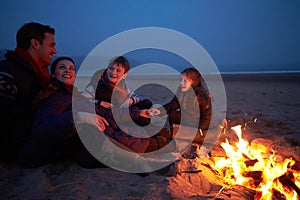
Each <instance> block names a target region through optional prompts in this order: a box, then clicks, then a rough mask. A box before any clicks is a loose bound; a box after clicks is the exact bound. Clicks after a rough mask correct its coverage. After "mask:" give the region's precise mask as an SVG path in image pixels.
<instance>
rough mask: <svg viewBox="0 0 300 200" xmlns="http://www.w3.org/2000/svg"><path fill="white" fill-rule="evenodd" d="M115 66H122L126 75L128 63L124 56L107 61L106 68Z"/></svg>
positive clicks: (128, 68) (128, 67)
mask: <svg viewBox="0 0 300 200" xmlns="http://www.w3.org/2000/svg"><path fill="white" fill-rule="evenodd" d="M115 64H117V65H118V66H119V65H121V66H123V67H124V69H125V73H127V72H128V71H129V70H130V64H129V61H128V60H127V59H126V58H125V57H124V56H118V57H114V58H112V59H111V60H110V61H109V63H108V66H111V65H115Z"/></svg>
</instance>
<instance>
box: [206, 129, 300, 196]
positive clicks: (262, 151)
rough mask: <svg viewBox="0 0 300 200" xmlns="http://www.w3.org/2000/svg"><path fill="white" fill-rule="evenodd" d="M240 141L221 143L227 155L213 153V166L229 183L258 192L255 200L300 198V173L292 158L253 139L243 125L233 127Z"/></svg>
mask: <svg viewBox="0 0 300 200" xmlns="http://www.w3.org/2000/svg"><path fill="white" fill-rule="evenodd" d="M231 129H232V130H233V132H234V133H235V134H236V136H237V138H238V141H237V142H235V143H232V142H230V141H229V140H228V139H226V141H225V142H223V143H221V144H220V145H221V147H222V148H223V149H224V151H225V153H226V156H225V157H217V156H213V157H212V158H213V163H214V164H211V168H213V169H214V170H215V171H216V173H217V175H218V177H220V179H221V180H222V182H224V184H226V185H228V186H233V185H241V186H244V187H246V188H249V189H251V190H254V191H255V192H256V194H255V196H254V199H257V200H258V199H261V200H267V199H276V198H277V199H295V200H296V199H299V198H300V190H299V187H300V173H299V170H298V169H295V168H296V167H293V166H294V165H295V163H296V161H295V160H293V159H292V158H283V157H281V156H280V155H278V154H277V152H275V151H274V150H273V149H272V148H269V147H268V145H267V144H264V142H251V144H249V142H248V141H247V140H245V139H243V137H242V128H241V126H240V125H238V126H235V127H232V128H231Z"/></svg>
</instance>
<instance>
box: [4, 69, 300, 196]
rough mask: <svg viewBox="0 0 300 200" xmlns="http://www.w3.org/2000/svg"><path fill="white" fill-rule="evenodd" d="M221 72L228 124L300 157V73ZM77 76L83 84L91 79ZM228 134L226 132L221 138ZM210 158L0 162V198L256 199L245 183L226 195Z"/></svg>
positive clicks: (155, 96)
mask: <svg viewBox="0 0 300 200" xmlns="http://www.w3.org/2000/svg"><path fill="white" fill-rule="evenodd" d="M222 78H223V81H224V86H225V90H226V104H227V109H226V118H227V119H228V122H229V125H230V126H232V125H236V124H241V125H243V131H244V136H245V138H247V139H248V140H249V141H251V140H254V139H257V138H266V139H268V140H271V141H272V142H274V143H275V144H276V145H277V146H278V149H280V153H281V154H285V155H284V156H286V157H290V156H292V157H293V158H295V159H299V158H300V157H299V156H300V149H299V144H300V139H299V138H300V137H299V136H300V131H299V130H300V114H299V113H300V89H299V87H300V74H262V75H224V76H222ZM78 80H79V81H78V82H77V85H78V86H79V87H81V88H82V86H84V85H85V83H87V82H86V81H88V80H85V79H84V78H82V79H78ZM145 80H146V79H145V77H143V78H142V79H141V78H135V79H134V81H135V82H134V84H133V85H139V84H140V83H142V82H143V81H145ZM161 81H163V82H164V83H165V84H167V85H168V87H174V88H176V85H177V84H176V82H174V79H172V78H170V77H169V78H168V77H165V78H164V79H163V80H161V79H160V78H158V80H157V83H159V82H161ZM146 87H147V90H143V92H141V93H142V95H144V96H147V97H150V98H152V100H155V102H156V103H164V102H167V101H168V100H169V99H170V98H171V95H170V92H169V91H167V90H166V91H165V92H162V93H158V92H157V91H152V90H151V85H147V86H146ZM137 92H139V91H137ZM213 95H214V98H216V97H217V96H218V94H213ZM224 137H227V136H225V135H223V136H222V137H221V138H220V140H222V139H223V138H224ZM229 138H230V137H229ZM215 152H218V148H217V146H216V150H215ZM212 153H213V152H212ZM299 160H300V159H299ZM207 162H209V161H208V158H202V159H201V160H200V161H199V162H197V163H198V166H194V165H195V162H194V160H193V159H184V158H181V159H180V160H179V161H178V162H176V165H173V167H174V166H176V168H175V169H177V173H174V170H172V169H174V168H172V167H171V169H168V170H167V169H166V170H165V171H160V172H153V173H149V174H131V173H125V172H120V171H116V170H114V169H110V168H104V169H101V168H100V169H84V168H81V167H79V166H78V165H76V164H74V163H73V162H71V161H65V162H61V163H55V164H49V165H46V166H42V167H39V168H34V169H23V168H21V167H18V166H15V165H4V164H1V165H0V199H213V198H215V197H219V198H221V199H253V195H254V193H253V191H249V190H246V189H245V188H241V186H234V187H235V190H234V191H235V193H234V194H233V193H231V196H230V195H229V197H228V196H227V197H226V195H223V196H222V194H220V191H221V189H222V188H223V186H224V185H223V184H222V182H220V181H219V180H217V179H216V178H215V175H214V174H213V172H212V171H211V170H210V169H209V168H208V167H207V165H206V164H205V163H207ZM199 163H202V164H199ZM195 169H196V170H195ZM222 191H225V190H224V188H223V190H222ZM236 191H239V192H236ZM227 192H228V191H227ZM218 195H219V196H218Z"/></svg>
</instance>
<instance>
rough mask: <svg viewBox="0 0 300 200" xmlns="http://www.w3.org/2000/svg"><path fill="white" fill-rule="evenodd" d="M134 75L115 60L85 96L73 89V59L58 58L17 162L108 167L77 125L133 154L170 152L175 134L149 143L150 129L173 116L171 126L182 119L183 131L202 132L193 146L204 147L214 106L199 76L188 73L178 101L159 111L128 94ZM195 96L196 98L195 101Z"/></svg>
mask: <svg viewBox="0 0 300 200" xmlns="http://www.w3.org/2000/svg"><path fill="white" fill-rule="evenodd" d="M129 70H130V64H129V62H128V60H127V59H126V58H125V57H123V56H119V57H116V58H113V59H112V60H111V61H110V62H109V64H108V67H107V68H106V69H105V70H99V71H96V72H95V74H94V76H93V77H92V79H91V82H90V83H89V84H88V85H87V87H86V90H85V91H84V92H78V89H77V88H76V87H75V86H74V82H75V79H76V67H75V63H74V61H73V59H72V58H70V57H59V58H57V59H56V60H55V61H54V62H53V63H52V66H51V70H50V72H51V83H50V84H49V85H48V86H47V87H46V88H45V89H43V90H42V91H41V92H40V93H39V95H38V96H37V97H36V99H35V100H36V101H35V103H36V106H37V113H36V118H35V121H34V124H33V127H32V138H31V139H30V140H29V141H28V142H27V143H26V144H25V145H24V147H23V148H22V150H21V151H20V152H21V153H20V154H19V156H18V162H19V163H21V164H22V165H25V166H29V167H34V166H39V165H42V164H46V163H49V162H53V161H57V160H60V159H66V158H69V159H73V160H74V161H75V162H77V163H78V164H79V165H81V166H83V167H87V168H94V167H102V166H104V165H103V164H102V163H100V162H99V161H98V160H97V159H95V158H94V157H93V156H92V155H91V154H90V153H89V152H88V151H87V149H86V148H85V147H84V145H83V144H82V142H81V141H80V137H79V135H78V134H79V132H78V130H77V129H76V128H78V127H77V126H76V125H78V124H79V125H85V126H88V127H89V130H90V131H89V132H90V133H89V134H95V135H96V134H105V135H106V136H108V137H109V138H111V139H113V140H114V141H115V142H117V143H120V144H122V145H124V146H125V147H126V148H128V149H129V150H131V151H133V152H136V153H147V152H153V151H156V150H159V149H161V148H163V147H165V146H166V145H167V144H168V143H169V142H170V140H172V138H173V134H172V128H166V127H163V128H162V129H161V130H159V131H158V132H157V133H156V134H155V135H153V136H149V137H145V136H147V134H148V132H151V130H152V129H151V126H150V127H149V126H148V125H149V124H150V122H151V117H155V116H156V115H164V114H168V119H169V123H170V124H173V123H175V124H180V122H181V118H182V119H185V120H184V121H183V124H184V125H188V126H189V125H190V126H197V127H198V128H199V129H200V130H201V132H203V133H204V135H202V134H201V135H200V136H199V135H198V136H196V138H195V140H194V142H197V143H199V144H200V143H201V142H202V141H203V138H204V137H205V133H206V131H207V129H208V128H209V124H210V120H211V101H210V97H209V94H208V92H207V91H206V90H205V89H204V87H202V86H201V80H202V78H201V75H200V73H199V72H198V70H197V69H196V68H193V67H191V68H187V69H185V70H184V71H183V72H182V79H181V83H180V87H179V89H178V91H177V97H176V96H175V97H174V98H173V99H172V100H171V102H169V103H167V104H165V105H164V106H163V107H161V108H158V109H155V108H152V102H151V101H150V100H149V99H144V98H142V97H140V96H138V95H136V94H134V93H132V92H130V91H129V89H128V88H127V86H126V84H125V81H124V79H125V78H126V75H127V73H128V71H129ZM95 83H96V84H95ZM192 94H196V98H195V95H194V96H193V95H192ZM91 99H92V101H91ZM128 109H129V112H128ZM127 113H129V115H128V114H127ZM199 114H200V115H199ZM127 115H128V116H127ZM195 116H196V117H195ZM197 116H198V117H197ZM130 121H133V122H134V123H135V126H133V125H132V124H130V123H129V122H130ZM125 130H127V131H125ZM128 132H136V133H135V134H134V135H131V134H130V133H128ZM137 135H141V136H142V137H138V136H137ZM197 138H198V139H197ZM199 138H200V139H199ZM99 145H101V144H99ZM175 149H176V147H174V148H172V149H168V151H175Z"/></svg>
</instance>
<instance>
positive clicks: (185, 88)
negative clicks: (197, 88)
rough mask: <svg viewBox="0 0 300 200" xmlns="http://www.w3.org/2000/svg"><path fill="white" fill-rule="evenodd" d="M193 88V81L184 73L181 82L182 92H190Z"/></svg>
mask: <svg viewBox="0 0 300 200" xmlns="http://www.w3.org/2000/svg"><path fill="white" fill-rule="evenodd" d="M191 86H192V81H191V80H190V79H188V78H187V77H186V75H185V73H183V74H182V75H181V81H180V89H181V92H186V91H188V90H189V89H190V88H191Z"/></svg>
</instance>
